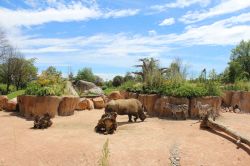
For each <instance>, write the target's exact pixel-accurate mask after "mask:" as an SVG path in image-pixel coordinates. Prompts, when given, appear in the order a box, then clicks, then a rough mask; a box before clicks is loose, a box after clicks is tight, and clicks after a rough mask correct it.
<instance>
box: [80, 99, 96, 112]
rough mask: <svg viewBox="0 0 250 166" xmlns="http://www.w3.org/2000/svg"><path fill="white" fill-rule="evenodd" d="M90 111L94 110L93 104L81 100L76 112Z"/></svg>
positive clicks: (87, 100) (86, 100) (90, 101)
mask: <svg viewBox="0 0 250 166" xmlns="http://www.w3.org/2000/svg"><path fill="white" fill-rule="evenodd" d="M86 109H88V110H92V109H94V103H93V101H92V100H91V99H86V98H81V99H80V102H79V103H78V105H77V107H76V110H86Z"/></svg>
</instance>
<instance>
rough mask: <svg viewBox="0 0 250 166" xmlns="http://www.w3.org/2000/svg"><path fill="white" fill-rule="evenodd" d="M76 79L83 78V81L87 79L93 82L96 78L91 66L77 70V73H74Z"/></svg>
mask: <svg viewBox="0 0 250 166" xmlns="http://www.w3.org/2000/svg"><path fill="white" fill-rule="evenodd" d="M76 80H77V81H79V80H84V81H88V82H95V80H96V78H95V75H94V74H93V72H92V69H91V68H83V69H81V70H79V71H78V73H77V75H76Z"/></svg>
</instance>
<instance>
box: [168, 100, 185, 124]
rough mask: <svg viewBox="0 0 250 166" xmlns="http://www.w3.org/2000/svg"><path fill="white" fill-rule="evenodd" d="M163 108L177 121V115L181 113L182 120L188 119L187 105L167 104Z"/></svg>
mask: <svg viewBox="0 0 250 166" xmlns="http://www.w3.org/2000/svg"><path fill="white" fill-rule="evenodd" d="M165 108H167V109H169V110H171V111H172V116H173V118H174V119H176V120H177V113H181V114H182V117H183V118H184V120H186V119H187V117H188V105H187V104H179V105H177V104H170V103H167V104H166V106H165Z"/></svg>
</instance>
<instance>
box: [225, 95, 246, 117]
mask: <svg viewBox="0 0 250 166" xmlns="http://www.w3.org/2000/svg"><path fill="white" fill-rule="evenodd" d="M222 102H223V104H224V105H225V106H227V107H236V106H238V107H239V109H240V110H241V111H242V112H246V113H250V92H245V91H225V92H224V94H223V95H222Z"/></svg>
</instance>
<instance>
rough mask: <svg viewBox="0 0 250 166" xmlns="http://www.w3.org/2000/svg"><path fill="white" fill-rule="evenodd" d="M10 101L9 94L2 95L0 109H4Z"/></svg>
mask: <svg viewBox="0 0 250 166" xmlns="http://www.w3.org/2000/svg"><path fill="white" fill-rule="evenodd" d="M7 102H8V97H7V96H0V111H1V110H3V109H4V108H5V106H6V103H7Z"/></svg>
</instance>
